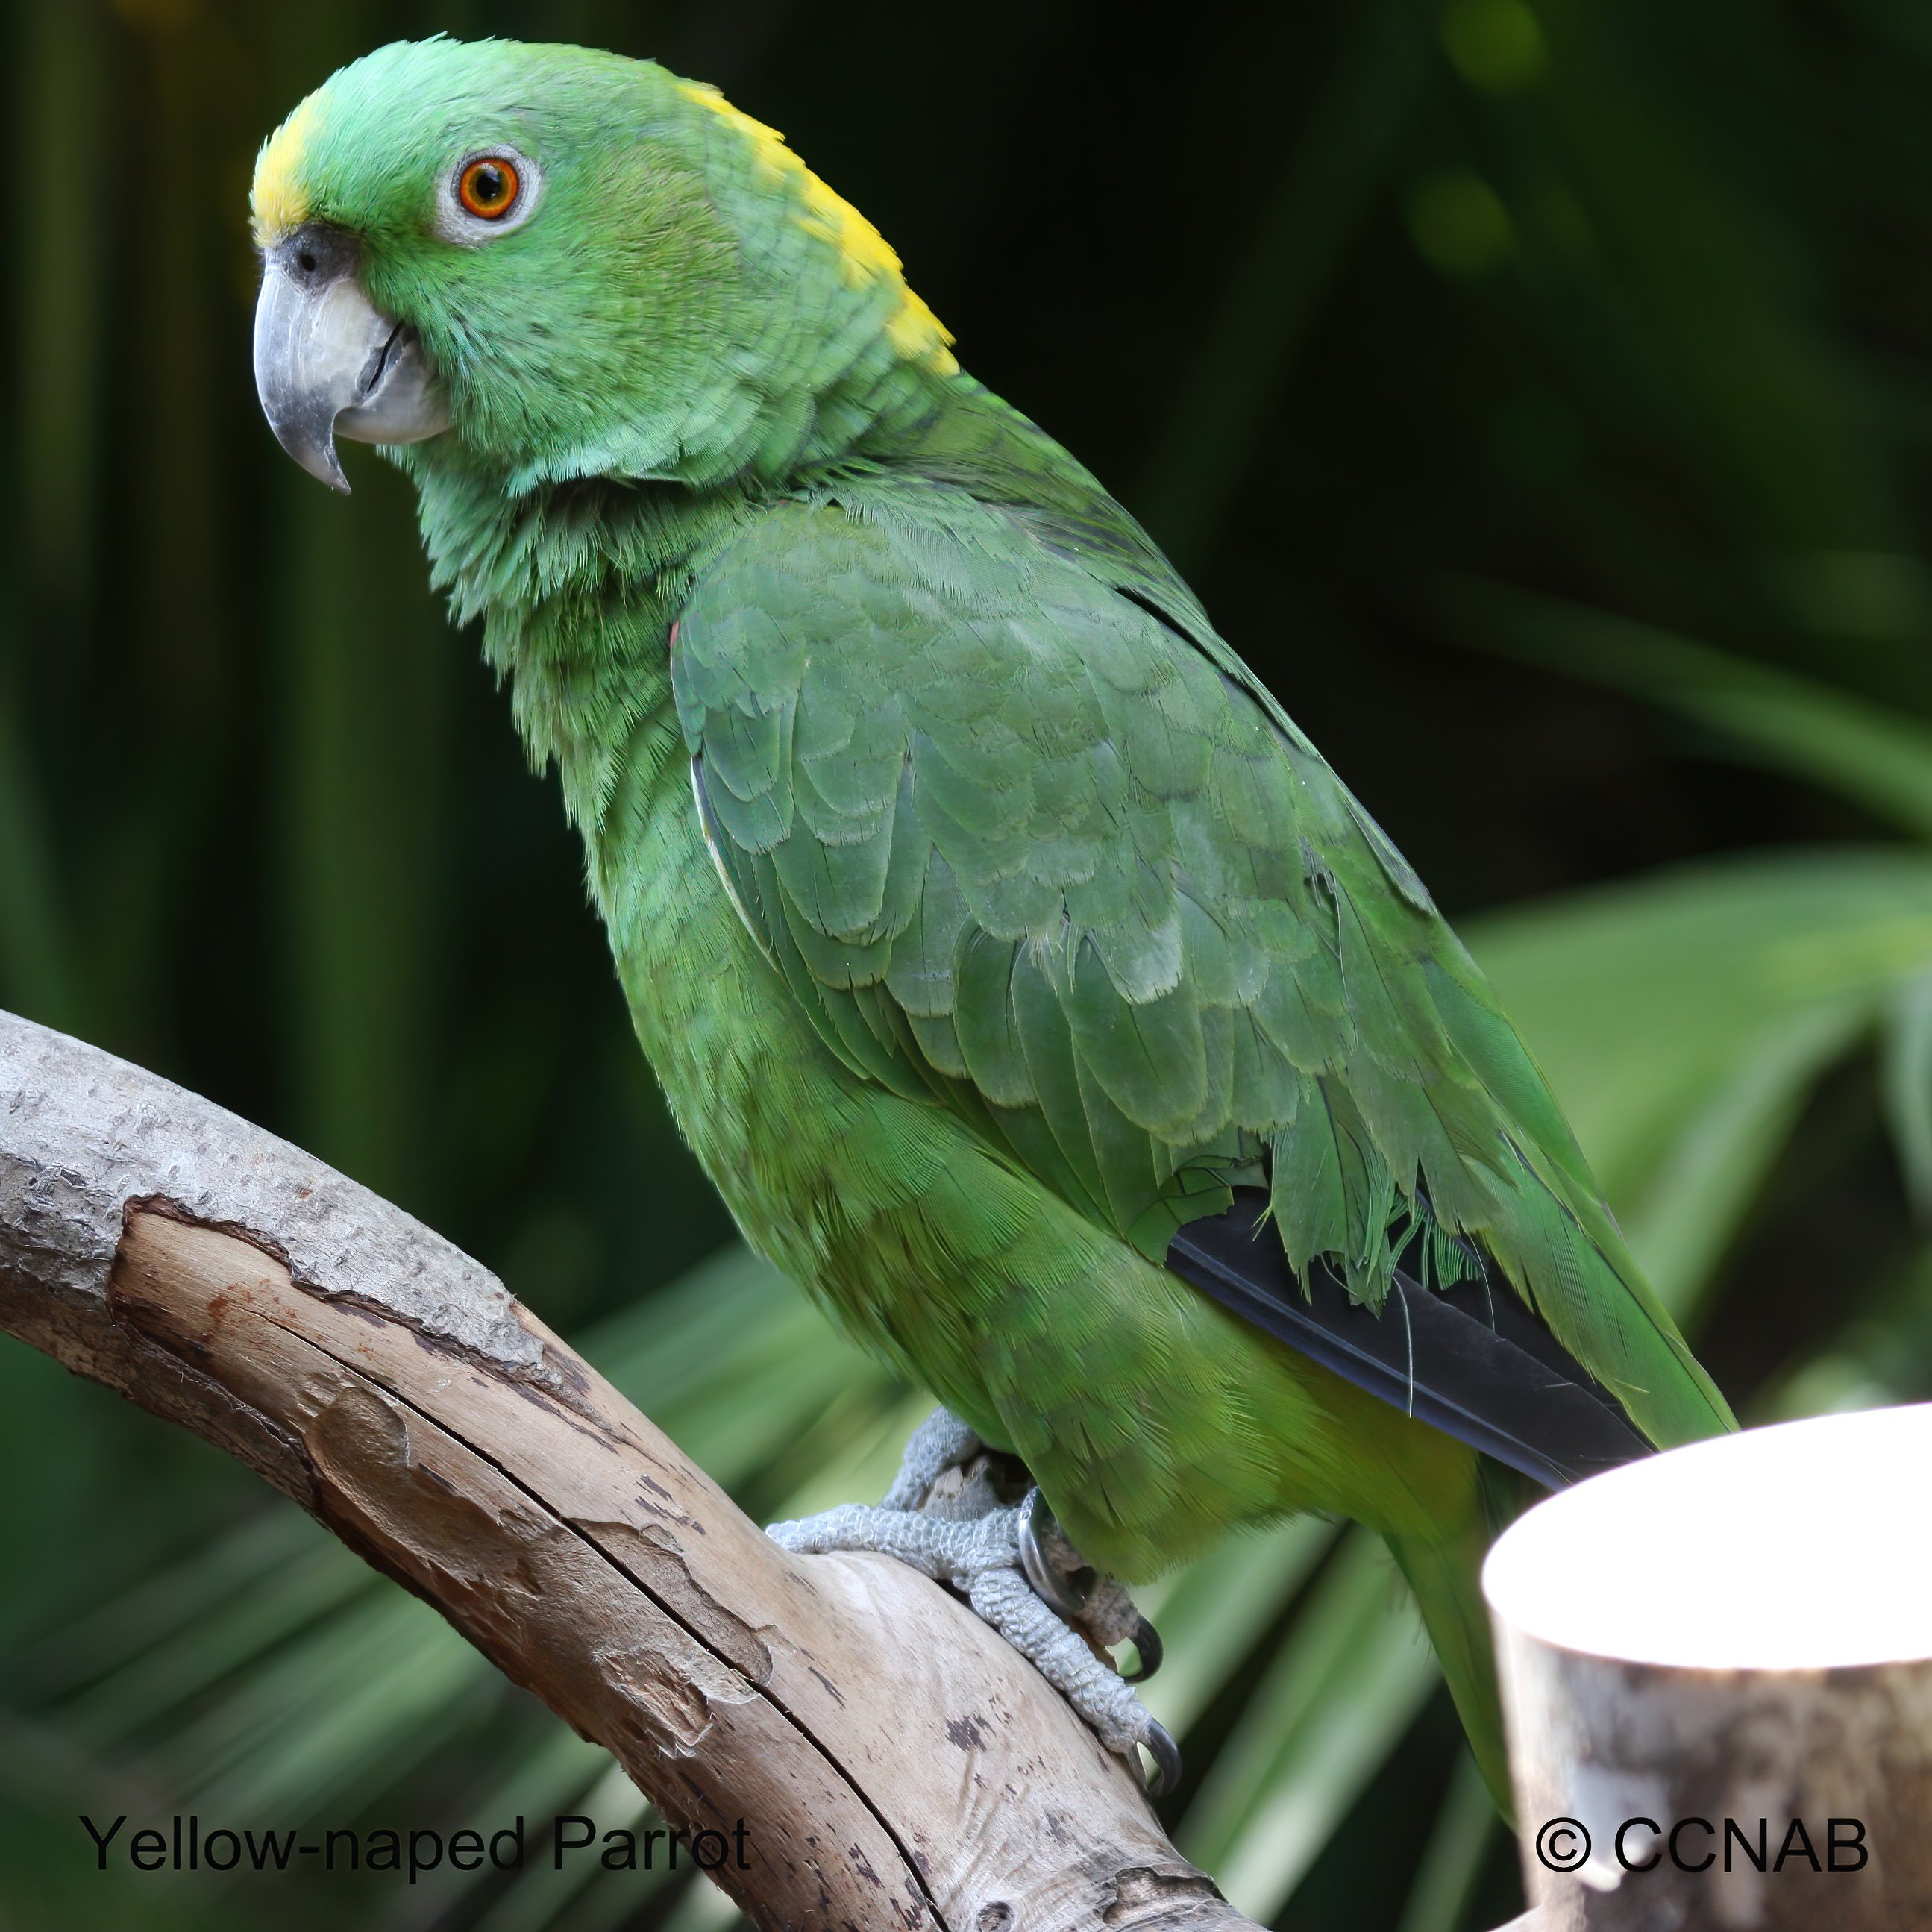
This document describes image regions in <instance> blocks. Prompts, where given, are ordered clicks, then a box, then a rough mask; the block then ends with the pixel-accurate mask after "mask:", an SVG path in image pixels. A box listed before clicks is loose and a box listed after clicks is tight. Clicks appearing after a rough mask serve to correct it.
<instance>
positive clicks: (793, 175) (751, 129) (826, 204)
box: [258, 81, 959, 375]
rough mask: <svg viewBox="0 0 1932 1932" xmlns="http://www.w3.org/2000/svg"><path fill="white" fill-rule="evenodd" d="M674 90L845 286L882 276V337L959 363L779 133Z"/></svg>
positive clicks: (881, 252) (944, 364)
mask: <svg viewBox="0 0 1932 1932" xmlns="http://www.w3.org/2000/svg"><path fill="white" fill-rule="evenodd" d="M678 92H679V93H680V94H682V95H683V96H684V98H685V99H686V100H687V101H695V102H696V103H697V105H698V106H699V107H708V108H709V109H710V110H711V111H712V113H714V114H715V115H717V116H718V118H719V119H720V120H721V121H725V122H727V123H728V124H730V126H731V127H734V128H735V129H736V130H737V131H738V133H739V134H741V135H742V136H743V137H744V138H745V140H746V141H748V142H750V144H751V151H752V154H753V155H754V157H755V159H756V162H757V166H758V169H759V170H760V172H761V173H762V174H763V175H764V177H765V178H766V180H767V181H769V182H772V183H773V184H777V183H778V182H785V183H787V184H789V185H790V187H791V188H792V190H793V192H794V193H796V195H797V196H798V201H799V214H798V219H799V224H800V226H802V227H803V228H804V229H805V231H806V233H808V234H811V235H816V236H818V237H819V238H820V239H821V240H823V241H826V242H830V243H831V244H832V247H833V248H835V249H836V250H837V251H838V262H839V266H840V267H841V269H843V270H844V275H845V281H846V284H847V286H848V287H851V288H855V289H859V288H864V287H868V285H869V284H871V283H874V282H876V281H885V282H886V284H889V286H890V287H892V290H894V291H895V293H896V294H897V296H898V305H897V306H896V307H895V308H894V309H893V311H892V314H891V315H890V316H889V317H887V318H886V340H887V341H889V342H890V343H891V344H892V347H894V348H895V349H896V350H898V352H899V353H900V354H901V356H904V357H906V358H907V360H908V361H911V362H924V363H926V364H927V365H929V367H930V368H933V369H935V370H936V371H938V373H939V374H941V375H950V374H952V373H953V371H955V370H956V369H957V368H959V362H958V360H957V359H956V358H955V356H953V352H952V350H950V348H948V347H947V344H949V343H950V342H951V341H952V340H953V332H952V331H951V330H950V329H948V328H947V326H946V325H945V324H944V323H942V322H941V320H940V319H939V318H938V316H936V315H935V314H933V312H932V310H931V309H929V308H927V307H926V304H925V302H923V301H922V300H921V299H920V298H919V296H916V295H915V294H913V292H912V290H910V289H909V288H908V287H907V286H906V279H905V272H904V267H903V265H902V264H901V263H900V260H899V258H898V256H897V254H895V253H894V252H893V250H892V245H891V243H890V242H888V241H887V240H886V238H885V237H884V236H883V235H881V234H880V233H879V231H878V230H877V229H876V228H874V226H872V224H871V223H870V222H869V221H868V220H866V219H865V217H864V216H863V215H862V214H860V213H859V211H858V210H857V209H856V208H854V207H853V205H852V204H851V203H850V202H849V201H847V200H846V199H844V197H843V196H841V195H837V194H835V193H833V192H832V190H831V189H830V188H829V187H826V185H825V184H824V183H823V181H820V179H819V178H818V177H817V175H815V174H814V173H813V172H811V169H809V168H808V167H807V166H805V163H804V162H802V160H799V157H797V155H796V154H793V152H792V151H791V150H790V148H787V146H786V145H785V138H784V136H783V135H782V134H781V133H779V132H778V130H777V129H776V128H775V127H766V125H765V124H764V123H763V121H754V120H753V119H752V118H751V115H748V114H746V113H743V112H742V111H741V110H739V109H738V108H736V107H733V106H732V105H731V104H730V101H727V100H726V99H725V98H724V95H721V94H720V93H719V92H718V90H717V89H716V88H715V87H712V86H709V84H708V83H705V82H702V81H680V82H679V83H678ZM258 178H259V177H258Z"/></svg>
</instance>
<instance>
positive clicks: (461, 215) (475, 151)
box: [436, 145, 543, 248]
mask: <svg viewBox="0 0 1932 1932" xmlns="http://www.w3.org/2000/svg"><path fill="white" fill-rule="evenodd" d="M542 190H543V171H542V170H541V169H540V168H539V167H538V166H537V164H536V163H535V161H533V160H531V159H530V157H529V156H528V155H527V154H519V153H517V151H516V149H515V148H509V147H504V146H501V145H499V146H496V147H493V148H472V149H471V150H470V151H469V153H468V154H465V155H464V156H463V158H462V160H460V161H458V163H456V165H455V166H454V167H453V168H452V169H450V171H449V173H448V174H446V175H444V177H443V196H444V199H443V203H442V205H441V206H440V208H439V209H438V211H437V217H436V225H437V230H438V232H439V233H440V234H441V235H442V236H443V239H444V240H445V241H446V242H456V243H458V244H459V245H461V246H462V247H464V248H475V247H477V246H478V245H481V243H483V242H493V241H495V240H496V238H497V236H499V235H507V234H508V233H509V232H510V230H511V229H513V228H520V227H522V226H523V223H525V222H526V221H527V220H529V218H530V217H531V216H532V214H535V212H536V205H537V198H538V195H539V194H541V192H542Z"/></svg>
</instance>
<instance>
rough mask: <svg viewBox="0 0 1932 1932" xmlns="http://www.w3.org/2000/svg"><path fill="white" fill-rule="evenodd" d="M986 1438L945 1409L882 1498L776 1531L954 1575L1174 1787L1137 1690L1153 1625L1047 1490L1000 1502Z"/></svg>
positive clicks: (1161, 1786) (1106, 1735)
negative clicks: (955, 1476) (1116, 1653)
mask: <svg viewBox="0 0 1932 1932" xmlns="http://www.w3.org/2000/svg"><path fill="white" fill-rule="evenodd" d="M982 1450H983V1445H982V1444H981V1443H980V1439H979V1438H978V1437H977V1436H974V1434H973V1433H972V1432H971V1430H968V1429H967V1428H966V1427H965V1424H962V1423H960V1422H959V1421H956V1419H955V1418H953V1417H952V1416H951V1415H948V1414H947V1412H945V1411H944V1409H942V1410H941V1411H940V1412H939V1413H938V1415H935V1416H934V1417H932V1419H931V1420H930V1421H927V1422H926V1423H925V1424H922V1426H921V1427H920V1428H919V1430H917V1432H916V1433H915V1434H914V1435H913V1439H912V1440H911V1442H910V1443H909V1444H908V1445H907V1449H906V1456H905V1461H904V1465H903V1466H902V1467H901V1469H900V1472H899V1475H898V1481H895V1483H894V1484H893V1485H892V1488H891V1489H890V1490H889V1491H888V1492H887V1493H886V1501H885V1502H884V1503H883V1505H879V1506H877V1507H876V1508H875V1507H874V1506H872V1505H868V1504H864V1503H847V1504H846V1505H844V1506H842V1507H841V1508H838V1509H833V1510H827V1511H825V1512H824V1513H823V1514H822V1515H819V1516H814V1517H806V1518H805V1519H804V1520H802V1521H801V1522H798V1523H773V1524H772V1526H771V1527H770V1529H769V1530H768V1531H767V1532H766V1534H767V1535H769V1536H770V1537H771V1538H772V1541H774V1542H775V1543H778V1544H781V1545H782V1546H783V1547H784V1548H785V1549H787V1550H790V1551H791V1552H792V1553H793V1554H794V1555H796V1556H823V1555H826V1554H829V1553H832V1552H833V1551H838V1550H865V1551H870V1552H872V1553H875V1554H877V1555H880V1556H892V1557H896V1558H897V1559H898V1561H899V1562H901V1563H905V1564H908V1565H910V1566H911V1567H912V1568H913V1569H915V1570H917V1571H919V1572H920V1573H921V1574H923V1575H925V1576H928V1577H932V1578H934V1579H935V1580H936V1581H938V1582H939V1583H947V1584H950V1586H952V1587H953V1589H956V1590H957V1591H958V1592H959V1593H960V1594H961V1595H962V1596H964V1597H965V1599H966V1601H968V1603H969V1604H971V1605H972V1607H973V1608H974V1610H975V1611H976V1612H977V1613H978V1614H979V1615H980V1616H981V1617H982V1618H983V1619H985V1620H986V1622H988V1623H989V1624H991V1625H992V1626H993V1628H995V1630H996V1631H998V1632H999V1633H1000V1634H1001V1636H1002V1637H1004V1638H1005V1639H1006V1640H1007V1642H1008V1643H1010V1644H1011V1645H1012V1646H1013V1648H1014V1649H1016V1650H1017V1651H1018V1652H1019V1653H1020V1655H1022V1657H1024V1658H1026V1659H1027V1660H1028V1662H1029V1663H1031V1664H1032V1665H1033V1666H1034V1668H1035V1669H1036V1670H1038V1671H1039V1672H1040V1675H1041V1676H1043V1677H1044V1678H1045V1679H1046V1681H1047V1682H1049V1684H1051V1685H1052V1686H1053V1687H1054V1688H1055V1690H1057V1691H1059V1692H1060V1693H1061V1695H1062V1696H1063V1697H1065V1698H1066V1699H1067V1702H1068V1703H1070V1704H1071V1705H1072V1706H1073V1708H1074V1709H1075V1710H1076V1711H1077V1712H1079V1714H1080V1715H1081V1716H1082V1718H1085V1720H1086V1721H1087V1722H1088V1724H1090V1725H1091V1727H1093V1729H1094V1731H1095V1732H1096V1733H1097V1734H1098V1736H1099V1737H1100V1742H1102V1743H1103V1745H1106V1748H1108V1749H1109V1751H1116V1752H1118V1753H1119V1754H1121V1756H1122V1757H1127V1758H1128V1759H1130V1760H1131V1759H1133V1757H1134V1755H1135V1752H1136V1748H1137V1747H1139V1748H1145V1750H1146V1751H1147V1753H1148V1756H1149V1757H1151V1758H1152V1760H1154V1775H1153V1777H1152V1778H1150V1779H1149V1780H1148V1790H1149V1792H1150V1793H1151V1794H1152V1795H1154V1796H1160V1793H1163V1792H1164V1791H1169V1790H1172V1789H1173V1787H1174V1786H1175V1783H1176V1782H1177V1781H1178V1779H1179V1778H1180V1775H1181V1754H1180V1751H1178V1748H1176V1747H1175V1742H1174V1739H1173V1738H1172V1736H1169V1733H1168V1731H1167V1730H1166V1727H1164V1726H1163V1725H1161V1724H1158V1723H1157V1722H1156V1721H1155V1720H1154V1718H1153V1717H1152V1716H1151V1715H1150V1714H1149V1712H1148V1709H1147V1707H1146V1706H1145V1705H1143V1704H1142V1702H1141V1700H1139V1697H1136V1696H1135V1694H1134V1693H1133V1690H1132V1689H1131V1688H1130V1685H1133V1684H1134V1683H1137V1682H1140V1681H1141V1680H1142V1679H1144V1678H1146V1677H1149V1676H1152V1675H1153V1673H1154V1670H1155V1668H1156V1667H1157V1665H1158V1664H1159V1663H1160V1640H1159V1638H1157V1637H1156V1636H1155V1634H1154V1627H1153V1625H1151V1624H1150V1623H1149V1622H1148V1621H1147V1619H1145V1617H1143V1616H1142V1615H1141V1614H1140V1613H1139V1611H1138V1610H1136V1609H1135V1608H1134V1605H1133V1599H1132V1598H1130V1597H1129V1596H1128V1595H1127V1592H1126V1591H1125V1590H1124V1589H1123V1588H1122V1587H1121V1586H1120V1585H1119V1584H1118V1583H1116V1582H1115V1580H1113V1579H1112V1577H1101V1576H1099V1575H1097V1574H1096V1573H1095V1572H1094V1571H1093V1570H1091V1568H1088V1567H1087V1566H1086V1565H1085V1564H1084V1563H1083V1562H1082V1559H1081V1556H1080V1553H1079V1551H1078V1550H1076V1549H1074V1547H1073V1545H1072V1544H1070V1542H1069V1541H1067V1537H1066V1535H1065V1534H1064V1532H1063V1531H1062V1530H1061V1528H1060V1526H1059V1525H1058V1523H1055V1521H1054V1520H1053V1517H1052V1512H1051V1511H1049V1510H1048V1508H1047V1507H1046V1502H1045V1501H1044V1499H1043V1498H1042V1497H1041V1496H1040V1492H1039V1490H1029V1491H1028V1493H1027V1495H1026V1496H1025V1499H1024V1500H1023V1501H1022V1502H1019V1503H1018V1504H1015V1505H1010V1506H1009V1505H1004V1504H1003V1503H1002V1502H1001V1501H1000V1499H999V1496H998V1493H997V1491H996V1490H995V1487H994V1477H993V1474H992V1465H991V1463H990V1461H989V1459H988V1458H986V1457H985V1456H983V1454H982ZM969 1465H970V1468H968V1466H969ZM962 1468H967V1469H968V1474H967V1476H966V1479H965V1481H964V1482H963V1483H962V1484H959V1485H958V1486H957V1487H956V1488H954V1489H953V1490H952V1491H951V1493H944V1492H943V1491H942V1493H938V1494H935V1485H936V1484H938V1483H939V1479H940V1478H941V1477H942V1476H944V1475H946V1474H947V1472H949V1471H950V1470H953V1469H962ZM1009 1493H1010V1492H1009ZM1130 1641H1131V1642H1132V1643H1133V1646H1134V1647H1135V1649H1136V1651H1137V1652H1139V1656H1140V1668H1139V1670H1137V1671H1136V1673H1134V1675H1133V1677H1132V1678H1126V1677H1123V1676H1121V1674H1120V1673H1118V1671H1116V1670H1115V1669H1114V1668H1113V1667H1112V1665H1111V1664H1109V1662H1108V1661H1107V1659H1106V1655H1105V1650H1106V1647H1107V1646H1112V1645H1114V1644H1117V1643H1127V1642H1130Z"/></svg>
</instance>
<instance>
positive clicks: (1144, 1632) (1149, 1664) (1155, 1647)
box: [1121, 1617, 1167, 1684]
mask: <svg viewBox="0 0 1932 1932" xmlns="http://www.w3.org/2000/svg"><path fill="white" fill-rule="evenodd" d="M1128 1641H1129V1642H1130V1643H1132V1644H1133V1647H1134V1655H1136V1657H1137V1658H1139V1659H1140V1661H1139V1664H1136V1666H1135V1667H1134V1668H1133V1670H1124V1671H1122V1672H1121V1682H1123V1683H1125V1684H1145V1682H1147V1681H1148V1679H1149V1678H1150V1677H1151V1676H1153V1675H1154V1673H1155V1672H1156V1671H1157V1670H1159V1669H1160V1664H1161V1659H1162V1658H1164V1657H1165V1656H1166V1655H1167V1652H1166V1647H1165V1646H1163V1644H1162V1643H1161V1640H1160V1631H1157V1630H1156V1629H1155V1628H1154V1625H1152V1624H1151V1623H1149V1622H1148V1620H1147V1619H1146V1618H1145V1617H1136V1618H1135V1619H1134V1634H1133V1636H1132V1637H1130V1639H1129V1640H1128Z"/></svg>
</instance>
